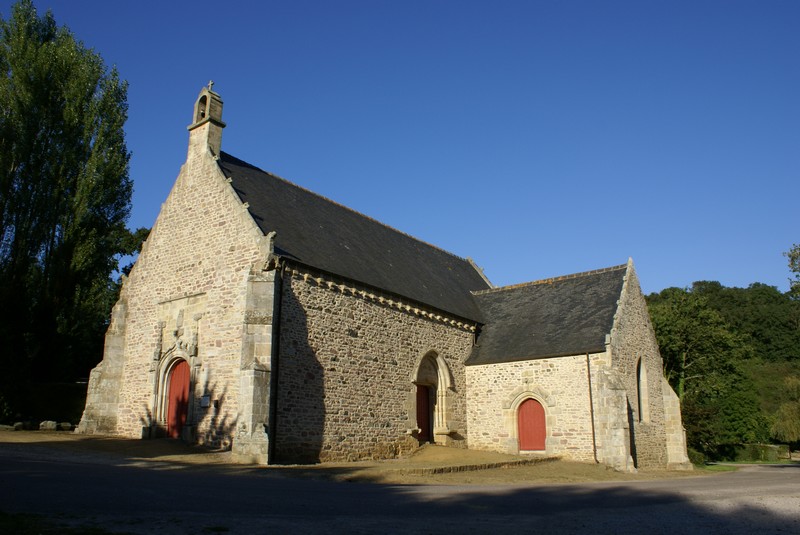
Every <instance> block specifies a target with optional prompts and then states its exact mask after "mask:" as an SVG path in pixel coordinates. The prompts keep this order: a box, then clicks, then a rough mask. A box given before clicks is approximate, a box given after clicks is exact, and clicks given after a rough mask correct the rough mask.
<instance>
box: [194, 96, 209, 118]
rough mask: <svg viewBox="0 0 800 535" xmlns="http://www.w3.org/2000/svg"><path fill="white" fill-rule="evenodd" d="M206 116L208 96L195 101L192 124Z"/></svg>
mask: <svg viewBox="0 0 800 535" xmlns="http://www.w3.org/2000/svg"><path fill="white" fill-rule="evenodd" d="M206 115H208V95H203V96H201V97H200V98H199V99H198V100H197V105H196V106H195V117H194V122H195V123H199V122H200V121H202V120H203V119H205V118H206Z"/></svg>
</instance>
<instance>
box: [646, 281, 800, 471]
mask: <svg viewBox="0 0 800 535" xmlns="http://www.w3.org/2000/svg"><path fill="white" fill-rule="evenodd" d="M647 301H648V304H649V308H650V315H651V318H652V321H653V327H654V329H655V331H656V337H657V338H658V342H659V346H660V349H661V355H662V357H663V359H664V371H665V374H666V376H667V379H668V380H669V382H670V384H671V385H672V386H673V388H674V389H675V391H676V392H677V393H678V395H679V397H680V398H681V402H682V412H683V418H684V425H685V427H686V432H687V439H688V442H689V446H690V447H691V448H693V449H695V450H697V451H699V452H702V453H704V454H706V455H711V456H713V455H715V454H716V453H717V452H719V451H720V447H721V446H722V445H725V444H744V443H753V442H766V441H769V440H770V439H774V440H784V441H786V440H789V441H791V440H797V439H796V438H792V437H793V436H794V435H793V434H792V433H793V431H792V429H797V426H798V425H800V422H798V421H797V420H791V415H792V414H795V413H794V412H792V411H795V410H798V406H799V405H800V403H798V400H797V397H796V396H794V397H793V394H792V392H793V391H792V387H791V385H792V384H794V383H791V382H787V380H786V377H787V376H789V377H791V376H793V375H798V376H800V302H799V301H797V300H795V299H793V298H792V297H791V295H790V294H788V293H787V294H783V293H781V292H780V291H778V290H777V289H776V288H774V287H772V286H767V285H764V284H759V283H756V284H752V285H750V286H749V287H748V288H727V287H724V286H722V285H721V284H720V283H718V282H707V281H703V282H696V283H694V284H693V285H692V287H691V288H689V289H680V288H668V289H666V290H663V291H661V292H660V293H657V294H651V295H649V296H648V297H647ZM793 400H795V401H793ZM792 403H794V405H792ZM780 422H786V423H788V424H790V425H785V424H784V425H782V424H781V423H780ZM791 422H794V423H793V424H792V423H791ZM792 425H793V426H795V427H792Z"/></svg>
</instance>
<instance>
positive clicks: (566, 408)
mask: <svg viewBox="0 0 800 535" xmlns="http://www.w3.org/2000/svg"><path fill="white" fill-rule="evenodd" d="M594 358H595V359H596V357H594ZM593 367H594V364H593ZM466 374H467V390H468V391H469V397H468V399H467V427H468V429H469V447H470V448H472V449H478V450H490V451H498V452H501V453H518V452H519V445H518V436H517V409H518V408H519V405H520V404H521V403H522V402H523V401H525V400H526V399H528V398H533V399H536V400H537V401H539V403H541V404H542V407H544V410H545V421H546V426H547V438H546V442H545V448H546V450H545V452H544V453H547V454H548V455H561V456H563V457H565V458H569V459H574V460H578V461H593V460H594V456H593V448H594V446H593V441H592V407H591V404H590V399H591V398H590V394H589V375H588V374H587V366H586V355H581V356H571V357H558V358H549V359H539V360H528V361H519V362H506V363H500V364H486V365H479V366H467V368H466Z"/></svg>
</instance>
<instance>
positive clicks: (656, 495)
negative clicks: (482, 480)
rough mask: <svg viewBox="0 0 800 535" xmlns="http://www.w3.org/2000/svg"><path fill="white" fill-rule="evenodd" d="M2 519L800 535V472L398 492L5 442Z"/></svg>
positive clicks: (0, 475) (318, 528)
mask: <svg viewBox="0 0 800 535" xmlns="http://www.w3.org/2000/svg"><path fill="white" fill-rule="evenodd" d="M0 509H2V510H4V511H5V512H33V513H41V514H47V515H50V516H52V517H55V518H57V519H59V521H62V522H67V523H96V524H98V525H101V526H104V527H106V529H111V530H118V531H121V532H126V533H153V532H159V533H164V534H182V533H200V532H214V531H222V530H223V529H227V530H228V531H227V532H228V533H276V532H279V533H309V532H311V533H319V532H323V533H348V534H357V533H442V532H446V531H449V530H458V533H459V534H461V533H541V532H545V531H546V530H554V531H555V532H556V533H559V534H563V533H588V532H592V533H621V534H625V533H647V534H651V533H652V534H659V533H664V534H670V535H674V534H676V533H681V534H685V533H689V534H691V533H703V534H707V533H719V534H729V533H733V534H745V533H746V534H751V533H758V534H767V533H792V534H795V533H800V466H783V467H780V466H751V467H746V468H744V469H742V470H740V471H739V472H736V473H725V474H721V475H719V476H712V477H698V478H687V479H671V480H658V481H637V482H631V483H624V484H620V483H590V484H570V485H547V486H544V485H515V486H502V487H500V486H491V487H489V486H397V485H376V484H359V483H338V482H330V481H315V480H305V479H289V478H284V477H278V476H275V475H274V474H270V473H269V472H268V471H265V470H259V469H240V470H236V469H229V468H228V469H220V468H207V467H178V466H175V465H165V464H164V463H144V462H138V463H137V462H132V461H126V460H124V459H122V458H119V457H113V456H106V457H103V456H98V455H83V456H82V455H71V456H69V457H65V456H64V455H63V454H59V453H57V452H55V451H51V450H48V448H46V447H43V446H33V445H29V444H18V445H12V444H0Z"/></svg>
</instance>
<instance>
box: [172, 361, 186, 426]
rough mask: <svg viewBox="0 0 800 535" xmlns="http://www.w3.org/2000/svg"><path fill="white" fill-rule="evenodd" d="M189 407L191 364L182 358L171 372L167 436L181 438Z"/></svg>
mask: <svg viewBox="0 0 800 535" xmlns="http://www.w3.org/2000/svg"><path fill="white" fill-rule="evenodd" d="M188 408H189V364H188V363H187V362H186V361H185V360H182V361H180V362H179V363H178V364H176V365H175V367H174V368H172V373H170V374H169V393H168V395H167V436H169V437H170V438H180V437H181V430H183V425H184V424H185V423H186V413H187V412H188Z"/></svg>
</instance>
